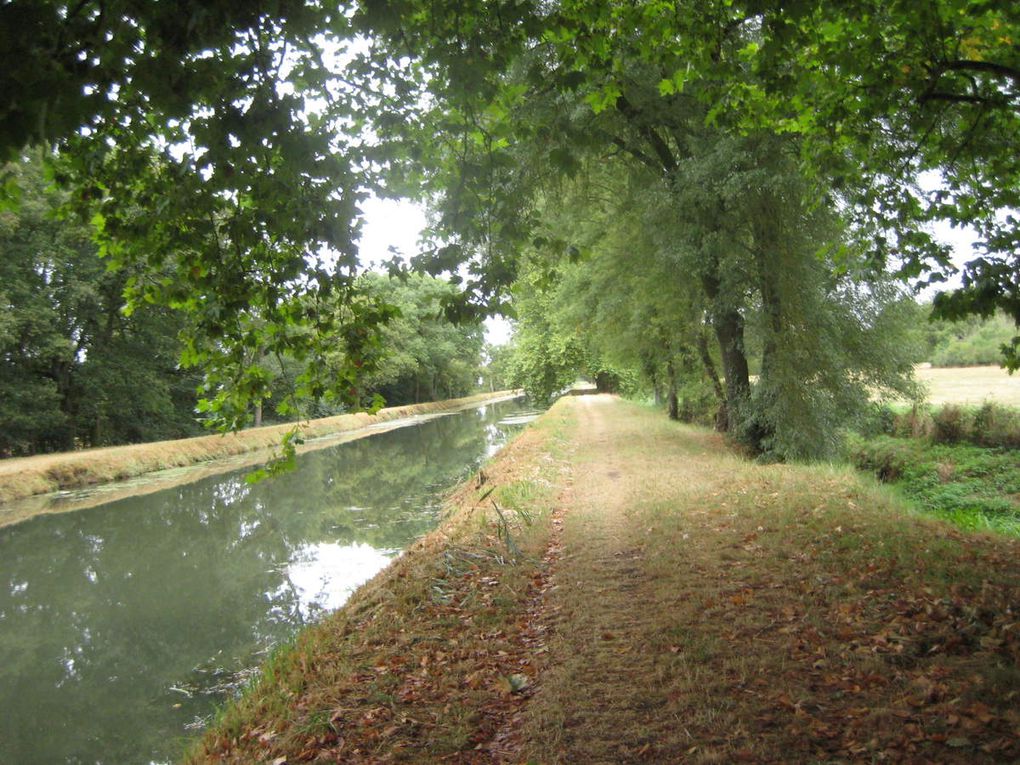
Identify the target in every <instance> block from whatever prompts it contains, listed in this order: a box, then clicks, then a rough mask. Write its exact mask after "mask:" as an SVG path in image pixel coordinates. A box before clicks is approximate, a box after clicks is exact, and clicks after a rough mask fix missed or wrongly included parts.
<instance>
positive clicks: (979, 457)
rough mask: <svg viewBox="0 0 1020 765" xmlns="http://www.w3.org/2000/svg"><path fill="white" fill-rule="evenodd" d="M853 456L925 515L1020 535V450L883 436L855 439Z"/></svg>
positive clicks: (851, 449)
mask: <svg viewBox="0 0 1020 765" xmlns="http://www.w3.org/2000/svg"><path fill="white" fill-rule="evenodd" d="M849 456H850V459H851V461H852V462H853V464H854V465H855V466H856V467H857V468H858V469H860V470H864V471H867V472H871V473H874V474H875V475H876V476H877V477H878V478H879V479H880V480H882V481H884V482H886V483H889V484H891V485H892V486H894V487H895V488H896V490H897V491H898V492H899V493H900V494H901V495H902V496H903V497H905V498H906V499H908V500H909V501H910V502H911V503H912V504H913V505H915V506H916V507H918V508H920V509H921V510H924V511H925V512H928V513H931V514H933V515H936V516H938V517H940V518H944V519H946V520H948V521H950V522H952V523H953V524H955V525H957V526H959V527H960V528H963V529H968V530H980V531H996V532H999V533H1004V534H1009V535H1012V536H1020V453H1018V452H1017V450H1016V449H1008V448H985V447H980V446H974V445H970V444H933V443H931V442H929V441H928V440H926V439H918V438H896V437H892V436H877V437H875V438H871V439H864V438H860V437H854V438H851V440H850V444H849Z"/></svg>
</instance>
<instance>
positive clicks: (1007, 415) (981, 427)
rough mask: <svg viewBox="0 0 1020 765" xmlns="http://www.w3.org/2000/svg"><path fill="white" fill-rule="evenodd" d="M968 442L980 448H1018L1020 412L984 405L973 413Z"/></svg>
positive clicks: (1019, 442)
mask: <svg viewBox="0 0 1020 765" xmlns="http://www.w3.org/2000/svg"><path fill="white" fill-rule="evenodd" d="M970 440H971V441H973V442H974V443H976V444H979V445H980V446H1004V447H1008V448H1012V449H1018V448H1020V410H1018V409H1012V408H1009V407H1005V406H1002V405H1000V404H993V403H991V402H986V403H984V404H983V405H982V406H981V407H980V408H979V409H978V410H977V411H976V412H974V417H973V424H972V426H971V435H970Z"/></svg>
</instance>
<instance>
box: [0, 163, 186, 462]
mask: <svg viewBox="0 0 1020 765" xmlns="http://www.w3.org/2000/svg"><path fill="white" fill-rule="evenodd" d="M8 170H9V172H11V173H13V174H16V175H17V176H18V179H19V184H20V186H21V188H22V194H23V198H22V203H21V205H20V206H19V208H18V209H17V212H11V211H7V212H3V213H0V252H2V253H3V258H2V259H0V283H2V284H3V288H2V290H0V291H2V294H3V301H2V304H0V305H2V308H0V386H2V388H3V391H4V395H3V397H2V400H3V404H2V405H0V423H2V424H0V433H2V436H0V453H4V454H23V453H32V452H35V451H47V450H54V449H71V448H74V447H76V446H78V445H86V446H100V445H105V444H110V443H123V442H125V441H129V442H130V441H142V440H153V439H158V438H167V437H174V436H181V435H187V434H190V433H193V432H195V424H194V406H195V388H196V386H197V382H198V380H197V378H196V377H195V376H194V375H191V374H186V373H184V372H182V371H181V370H180V368H179V367H178V364H177V358H178V356H179V354H180V343H179V342H178V339H177V334H178V332H179V331H180V330H181V328H182V327H181V323H180V317H179V316H175V315H172V314H171V313H170V312H169V311H168V310H167V309H165V308H160V307H157V306H145V307H143V308H141V309H139V310H138V311H136V312H134V313H133V314H132V315H131V316H126V315H125V314H124V313H123V312H122V308H123V307H124V299H123V290H124V287H125V284H126V281H127V274H124V273H111V272H108V271H107V269H106V268H105V267H104V265H103V263H102V261H101V260H100V258H99V256H98V254H97V252H96V248H95V246H94V245H93V244H92V242H91V239H90V235H89V230H88V229H87V228H86V227H83V226H81V225H79V224H76V223H74V222H73V221H61V220H57V219H56V218H55V217H54V215H53V213H54V210H55V209H57V208H58V207H59V206H60V205H61V204H62V199H61V197H62V196H63V195H62V194H61V193H59V192H56V191H54V190H52V189H47V188H46V183H45V181H44V179H43V176H42V169H41V165H40V163H39V161H38V160H24V161H21V162H19V163H16V164H15V165H12V166H9V168H8Z"/></svg>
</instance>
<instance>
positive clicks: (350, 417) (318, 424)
mask: <svg viewBox="0 0 1020 765" xmlns="http://www.w3.org/2000/svg"><path fill="white" fill-rule="evenodd" d="M516 395H518V394H517V393H516V392H512V391H499V392H496V393H483V394H479V395H476V396H468V397H466V398H459V399H451V400H448V401H433V402H430V403H425V404H409V405H407V406H395V407H387V408H385V409H380V410H379V411H378V412H376V413H375V414H365V413H358V414H343V415H338V416H336V417H324V418H322V419H318V420H311V421H308V422H305V423H301V434H302V437H303V438H304V439H306V441H309V442H310V441H312V440H313V439H328V438H329V437H331V436H335V435H337V434H342V433H349V432H351V431H356V430H359V429H363V428H370V427H373V426H377V425H379V424H381V423H386V422H391V421H394V420H399V419H401V418H407V417H414V416H416V415H424V414H435V413H441V412H453V411H457V410H460V409H465V408H469V407H472V406H477V405H479V404H482V403H484V402H486V401H495V400H499V399H505V398H509V397H512V396H516ZM295 425H297V423H292V424H285V425H269V426H266V427H262V428H251V429H249V430H243V431H240V432H237V433H227V434H223V435H212V436H198V437H196V438H182V439H177V440H174V441H156V442H154V443H148V444H131V445H127V446H111V447H107V448H103V449H87V450H83V451H78V452H61V453H59V454H40V455H37V456H34V457H18V458H14V459H6V460H0V504H2V503H5V502H11V501H13V500H17V499H22V498H25V497H31V496H33V495H36V494H47V493H49V492H54V491H62V490H68V489H77V488H81V487H84V486H93V485H96V484H102V483H108V482H111V481H122V480H125V479H129V478H135V477H137V476H141V475H144V474H147V473H151V472H153V471H162V470H170V469H172V468H180V467H185V466H189V465H195V464H198V463H206V462H211V461H213V460H221V459H225V458H230V457H236V456H237V455H243V454H248V453H253V452H263V453H264V454H262V455H260V456H262V457H263V458H268V451H269V450H271V449H274V448H276V447H278V446H279V445H280V441H281V439H282V438H283V436H284V434H285V433H287V432H288V431H289V430H291V429H292V428H294V427H295ZM369 432H371V431H369ZM327 445H329V442H328V441H325V440H324V441H319V442H317V443H306V444H305V445H304V447H301V448H300V449H299V451H300V450H308V449H314V448H318V447H321V446H327ZM230 466H231V467H234V466H235V465H234V464H233V463H231V465H230Z"/></svg>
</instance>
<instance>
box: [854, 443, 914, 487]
mask: <svg viewBox="0 0 1020 765" xmlns="http://www.w3.org/2000/svg"><path fill="white" fill-rule="evenodd" d="M847 446H848V456H849V457H850V462H851V463H852V464H853V466H854V467H855V468H857V469H858V470H865V471H867V472H869V473H874V474H875V475H876V476H877V477H878V479H879V480H880V481H883V482H886V483H888V482H890V481H896V480H898V479H899V478H900V477H902V475H903V472H904V471H905V470H906V468H907V466H908V465H910V464H911V463H912V462H913V461H914V460H915V459H916V456H915V454H914V449H913V445H912V443H911V442H910V441H903V440H898V439H895V438H890V437H888V436H879V437H878V438H874V439H872V440H869V441H865V440H863V439H856V438H852V439H851V440H850V442H849V443H848V444H847Z"/></svg>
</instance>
